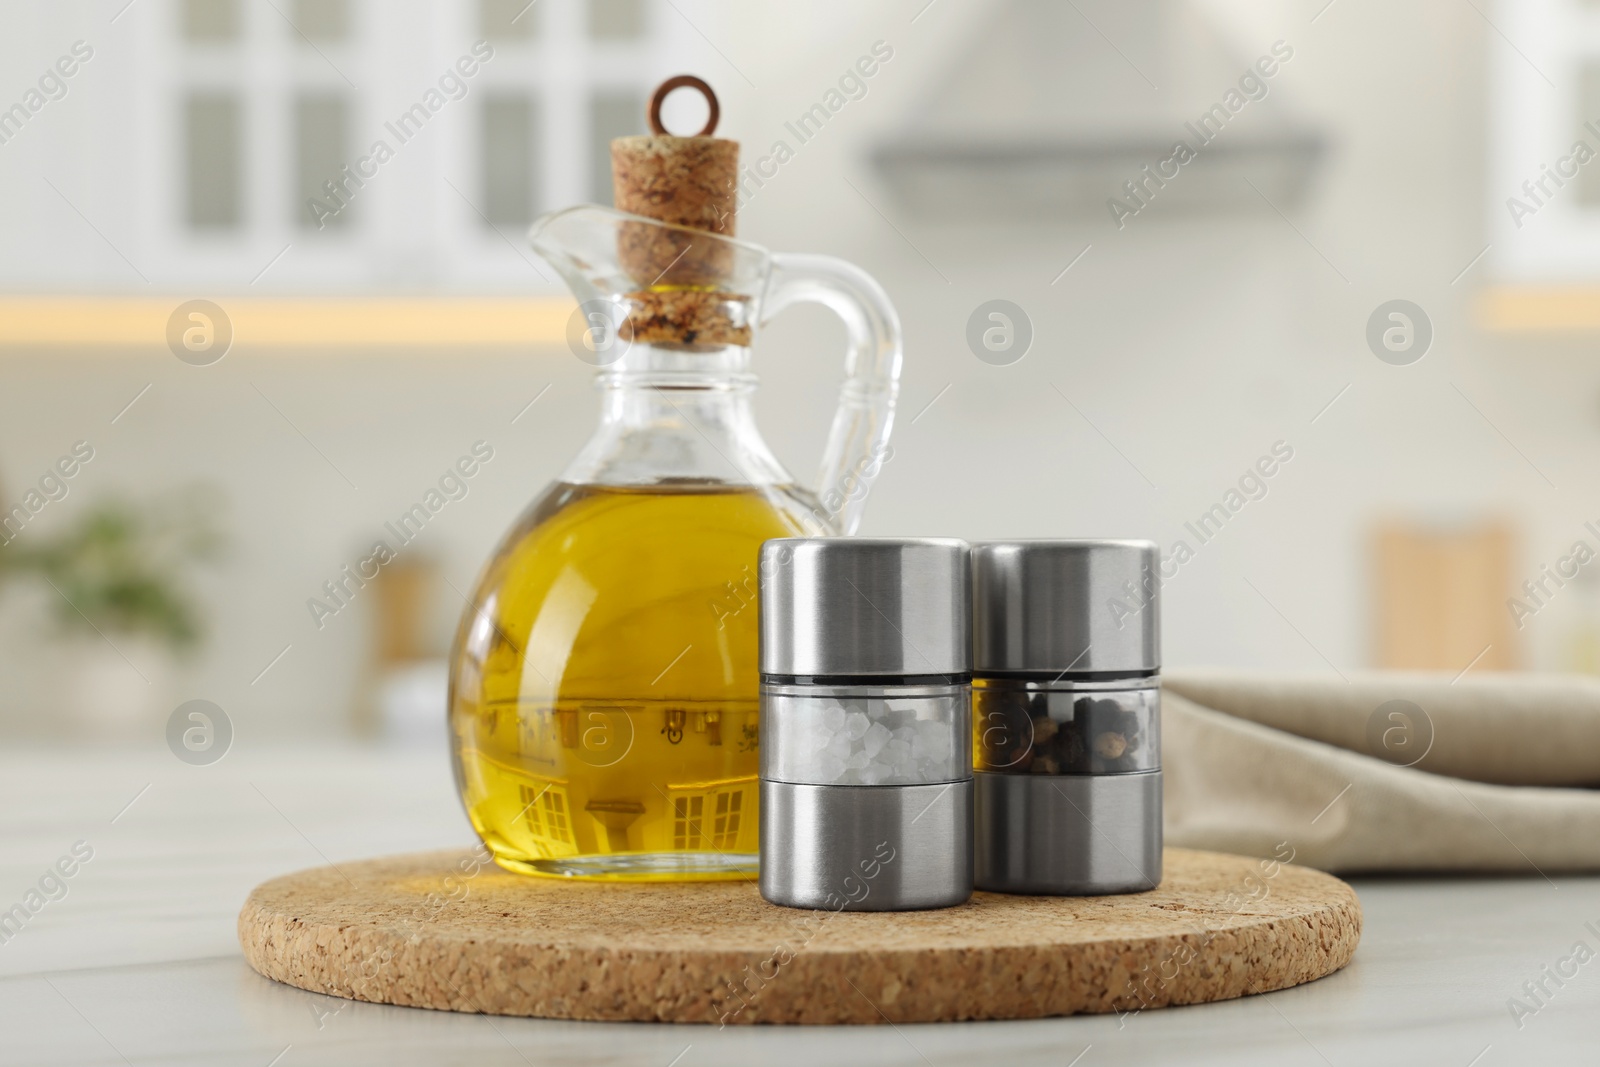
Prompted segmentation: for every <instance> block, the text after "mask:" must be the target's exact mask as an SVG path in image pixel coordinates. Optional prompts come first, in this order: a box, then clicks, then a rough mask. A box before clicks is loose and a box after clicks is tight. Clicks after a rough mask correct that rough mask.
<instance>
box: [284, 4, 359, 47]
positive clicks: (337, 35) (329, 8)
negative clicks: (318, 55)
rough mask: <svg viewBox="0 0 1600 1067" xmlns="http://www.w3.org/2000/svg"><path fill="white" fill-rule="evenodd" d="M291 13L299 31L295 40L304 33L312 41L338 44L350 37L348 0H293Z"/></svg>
mask: <svg viewBox="0 0 1600 1067" xmlns="http://www.w3.org/2000/svg"><path fill="white" fill-rule="evenodd" d="M292 15H293V18H294V26H295V29H297V30H299V31H300V33H296V34H294V36H295V39H296V40H300V39H301V34H304V35H305V37H306V38H307V39H309V40H312V41H317V42H322V41H327V42H329V43H332V44H338V43H339V42H341V41H345V40H348V39H349V37H350V0H295V4H294V11H293V12H292ZM291 32H293V31H291ZM302 43H304V42H303V41H302Z"/></svg>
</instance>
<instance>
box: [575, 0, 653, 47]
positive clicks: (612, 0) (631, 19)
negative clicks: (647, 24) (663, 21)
mask: <svg viewBox="0 0 1600 1067" xmlns="http://www.w3.org/2000/svg"><path fill="white" fill-rule="evenodd" d="M589 36H590V37H593V38H594V39H595V40H597V41H636V40H638V39H639V38H641V37H643V36H644V0H589Z"/></svg>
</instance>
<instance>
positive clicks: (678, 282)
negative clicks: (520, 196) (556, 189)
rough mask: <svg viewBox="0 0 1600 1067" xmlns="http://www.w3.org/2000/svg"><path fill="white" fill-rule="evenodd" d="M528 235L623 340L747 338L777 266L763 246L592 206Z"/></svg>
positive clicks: (541, 223)
mask: <svg viewBox="0 0 1600 1067" xmlns="http://www.w3.org/2000/svg"><path fill="white" fill-rule="evenodd" d="M528 240H529V243H530V244H531V246H532V247H533V250H534V251H535V252H537V253H538V254H539V255H540V256H541V257H542V258H543V259H544V260H545V261H546V262H548V263H549V264H550V265H551V266H552V267H554V268H555V270H556V271H557V273H559V274H560V275H561V277H562V279H563V280H564V281H565V282H566V283H567V287H568V288H569V289H571V290H572V294H573V296H575V297H576V298H577V300H578V303H579V304H580V305H581V306H583V307H584V308H585V310H586V313H588V312H591V311H592V312H595V313H603V314H605V315H606V316H607V317H608V318H609V319H610V320H611V323H612V325H613V326H614V327H615V328H616V330H617V332H618V334H619V336H621V337H622V338H623V339H624V340H627V341H629V342H642V343H647V344H671V345H691V346H699V345H705V346H713V347H725V346H728V345H738V346H741V347H748V346H749V345H750V342H751V336H752V332H753V329H754V324H755V322H756V321H757V315H758V309H757V306H756V305H757V301H758V299H759V297H760V295H761V294H762V292H763V291H764V290H765V288H766V281H767V276H768V274H769V273H770V270H771V257H770V256H769V254H768V253H767V251H766V249H764V248H761V247H759V246H757V245H752V244H747V243H745V242H743V241H736V240H733V239H732V238H728V237H722V236H720V235H717V234H712V233H707V232H705V231H704V230H697V229H694V228H692V227H688V226H678V225H674V224H672V223H666V222H660V221H658V220H656V219H651V218H646V217H644V216H642V215H630V214H628V213H626V212H622V211H615V210H612V209H610V208H604V207H598V206H595V205H592V204H591V205H583V206H580V207H574V208H568V209H566V210H564V211H557V212H555V213H553V214H550V215H545V216H543V217H542V218H540V219H538V220H537V221H536V222H534V224H533V226H532V228H531V229H530V230H529V232H528ZM596 301H598V302H599V304H594V303H593V302H596Z"/></svg>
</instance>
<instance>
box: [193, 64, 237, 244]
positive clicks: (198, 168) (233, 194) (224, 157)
mask: <svg viewBox="0 0 1600 1067" xmlns="http://www.w3.org/2000/svg"><path fill="white" fill-rule="evenodd" d="M243 118H244V115H243V108H242V107H241V105H240V103H239V98H238V97H237V96H235V95H234V94H232V93H219V92H193V93H190V94H189V96H188V98H187V99H186V100H185V101H184V116H183V128H184V164H185V170H186V171H187V175H186V176H187V179H188V186H187V192H188V197H187V205H186V206H187V214H188V218H189V225H190V226H194V227H197V228H210V227H221V228H232V227H236V226H238V225H239V223H240V220H241V217H242V215H243V210H242V209H243V200H244V197H243V195H242V194H243V188H242V183H243V167H242V166H241V163H242V160H241V158H240V153H241V147H242V145H243V141H244V138H243V137H242V136H241V135H242V132H243V129H242V127H243Z"/></svg>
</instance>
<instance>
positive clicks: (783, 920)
mask: <svg viewBox="0 0 1600 1067" xmlns="http://www.w3.org/2000/svg"><path fill="white" fill-rule="evenodd" d="M1360 937H1361V905H1360V902H1359V901H1358V900H1357V899H1356V895H1355V892H1354V890H1352V889H1351V888H1350V887H1349V886H1348V885H1346V884H1344V883H1343V882H1341V881H1339V880H1338V879H1337V878H1334V877H1332V876H1331V875H1327V874H1322V873H1321V872H1319V871H1313V870H1310V869H1308V868H1304V867H1295V866H1290V865H1279V864H1275V863H1272V862H1270V861H1260V860H1253V859H1247V858H1243V857H1239V856H1224V855H1220V854H1217V853H1210V852H1192V851H1188V850H1185V849H1168V850H1167V852H1166V872H1165V878H1164V880H1163V881H1162V883H1161V885H1160V887H1158V888H1157V889H1155V890H1153V891H1151V892H1148V893H1138V894H1130V895H1125V896H1111V897H1025V896H1007V895H1003V894H997V893H978V894H976V895H975V896H974V897H973V898H972V900H971V901H970V902H968V903H967V904H964V905H962V906H961V907H958V908H947V909H944V910H940V911H921V912H887V913H885V912H877V913H864V912H830V911H797V910H794V909H790V908H780V907H775V906H773V905H771V904H768V903H766V902H765V901H763V900H762V899H761V896H760V894H759V893H758V892H757V891H756V887H755V885H754V884H753V883H749V882H709V883H695V884H682V885H659V884H658V885H620V884H605V883H593V882H563V881H558V880H554V879H545V878H532V877H527V876H524V875H517V874H511V873H508V872H506V871H502V870H501V869H499V868H498V867H495V866H494V865H493V864H492V863H486V862H485V861H484V859H483V854H482V853H476V854H475V853H470V852H460V853H457V852H435V853H424V854H419V855H413V856H398V857H392V858H388V859H378V860H369V861H366V862H363V863H352V864H345V865H343V866H341V867H338V868H334V867H323V868H317V869H314V870H308V871H301V872H299V873H297V874H291V875H287V876H285V877H283V878H277V879H274V880H272V881H270V882H267V883H265V884H263V885H261V886H258V887H257V888H256V889H255V891H254V892H252V893H251V894H250V897H249V899H248V900H247V901H246V902H245V905H244V909H243V910H242V911H241V912H240V913H239V942H240V944H241V945H242V946H243V947H244V954H245V957H246V958H247V959H248V960H249V961H250V965H251V966H253V967H254V968H255V969H256V970H258V971H260V972H261V973H262V974H264V975H266V976H267V977H268V978H272V979H275V980H277V981H280V982H287V983H288V984H290V985H294V986H298V987H300V988H301V989H309V990H313V991H315V992H318V993H327V994H331V995H334V996H340V997H348V998H352V999H356V1000H368V1001H376V1002H380V1003H386V1004H404V1005H411V1006H414V1007H423V1008H438V1009H444V1010H449V1011H466V1012H486V1013H492V1014H497V1015H534V1016H542V1017H545V1018H551V1019H602V1020H640V1021H659V1022H690V1023H711V1024H733V1023H881V1022H895V1023H902V1022H933V1021H939V1020H957V1019H1030V1018H1038V1017H1042V1016H1050V1015H1071V1014H1074V1013H1078V1012H1110V1011H1138V1010H1143V1009H1145V1008H1156V1007H1163V1006H1165V1005H1168V1004H1196V1003H1201V1002H1204V1001H1212V1000H1226V999H1228V998H1231V997H1238V996H1243V995H1245V994H1249V993H1264V992H1268V991H1270V990H1274V989H1283V988H1285V987H1287V986H1292V985H1298V984H1300V983H1302V982H1309V981H1312V980H1313V979H1316V978H1321V977H1322V976H1323V975H1326V974H1330V973H1332V972H1333V971H1336V970H1338V969H1339V968H1341V967H1343V966H1344V965H1345V964H1346V963H1348V962H1349V961H1350V957H1351V955H1352V954H1353V953H1354V952H1355V948H1356V942H1357V941H1358V940H1359V939H1360Z"/></svg>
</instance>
